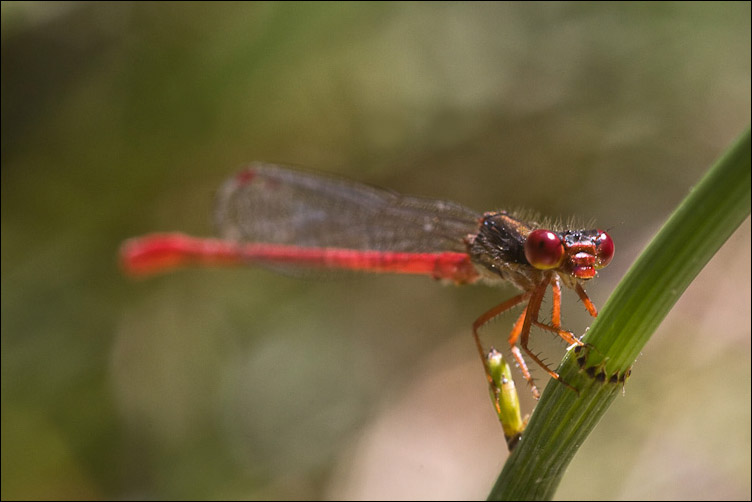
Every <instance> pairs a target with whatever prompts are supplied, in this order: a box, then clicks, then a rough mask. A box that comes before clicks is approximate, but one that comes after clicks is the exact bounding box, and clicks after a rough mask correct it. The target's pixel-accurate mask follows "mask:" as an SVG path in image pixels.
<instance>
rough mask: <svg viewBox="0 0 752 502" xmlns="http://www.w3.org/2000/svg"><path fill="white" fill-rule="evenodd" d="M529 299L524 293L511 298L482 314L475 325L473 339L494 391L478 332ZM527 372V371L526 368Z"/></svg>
mask: <svg viewBox="0 0 752 502" xmlns="http://www.w3.org/2000/svg"><path fill="white" fill-rule="evenodd" d="M529 297H530V293H522V294H520V295H517V296H515V297H514V298H510V299H509V300H507V301H505V302H503V303H500V304H499V305H497V306H495V307H494V308H492V309H491V310H489V311H487V312H485V313H484V314H482V315H481V316H480V317H478V318H477V319H476V320H475V322H474V323H473V338H474V339H475V346H476V347H477V348H478V354H480V359H481V361H483V370H484V371H485V373H486V379H487V380H488V385H489V386H491V388H492V389H494V387H495V386H494V381H493V377H492V376H491V372H490V371H489V369H488V364H487V363H486V351H485V350H484V349H483V343H481V341H480V335H479V334H478V330H479V329H480V328H482V327H483V326H484V325H486V324H487V323H488V322H489V321H490V320H491V319H494V318H495V317H497V316H499V315H501V314H502V313H504V312H506V311H507V310H509V309H511V308H512V307H514V306H515V305H518V304H520V303H522V302H524V301H525V300H527V299H528V298H529ZM518 322H519V321H518ZM512 331H514V330H512ZM515 359H517V357H516V356H515ZM518 362H519V360H518ZM523 365H524V362H523ZM522 367H524V366H522ZM525 370H527V368H526V367H525ZM528 375H529V373H528Z"/></svg>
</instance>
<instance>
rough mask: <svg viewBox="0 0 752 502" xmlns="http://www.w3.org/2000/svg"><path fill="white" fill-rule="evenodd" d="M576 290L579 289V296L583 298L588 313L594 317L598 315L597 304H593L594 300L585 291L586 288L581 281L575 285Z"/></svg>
mask: <svg viewBox="0 0 752 502" xmlns="http://www.w3.org/2000/svg"><path fill="white" fill-rule="evenodd" d="M574 290H575V291H577V296H579V297H580V300H582V303H583V304H584V305H585V308H586V309H587V311H588V313H589V314H590V315H591V316H593V317H598V310H597V309H596V308H595V305H593V302H591V301H590V298H589V297H588V295H587V293H585V290H584V289H582V285H581V284H580V283H579V282H578V283H577V284H576V285H575V287H574Z"/></svg>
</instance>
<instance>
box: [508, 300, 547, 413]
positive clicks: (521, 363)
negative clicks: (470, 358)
mask: <svg viewBox="0 0 752 502" xmlns="http://www.w3.org/2000/svg"><path fill="white" fill-rule="evenodd" d="M526 314H527V307H525V310H523V311H522V313H521V314H520V316H519V317H518V318H517V321H516V322H515V323H514V327H512V331H511V332H510V333H509V348H510V350H511V352H512V356H513V357H514V360H515V361H517V366H518V367H519V368H520V371H521V372H522V376H523V377H525V380H527V383H528V385H530V391H531V392H532V393H533V397H534V398H535V399H540V392H538V387H536V386H535V382H534V381H533V376H532V375H531V374H530V370H528V369H527V363H525V358H524V357H522V352H520V348H519V347H518V346H517V340H518V339H519V338H520V333H521V332H522V325H523V323H524V322H525V315H526Z"/></svg>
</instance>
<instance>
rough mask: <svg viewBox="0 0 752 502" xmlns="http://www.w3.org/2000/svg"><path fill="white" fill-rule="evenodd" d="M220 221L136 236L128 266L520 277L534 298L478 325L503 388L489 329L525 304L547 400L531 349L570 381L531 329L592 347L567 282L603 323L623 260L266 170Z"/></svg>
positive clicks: (517, 342) (610, 249) (441, 205)
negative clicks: (579, 333) (568, 306)
mask: <svg viewBox="0 0 752 502" xmlns="http://www.w3.org/2000/svg"><path fill="white" fill-rule="evenodd" d="M215 223H216V227H217V229H218V232H219V235H220V238H219V239H206V238H196V237H191V236H187V235H184V234H178V233H169V234H150V235H146V236H143V237H138V238H134V239H130V240H128V241H126V242H125V243H124V244H123V247H122V249H121V261H122V264H123V267H124V269H125V270H126V271H127V272H128V273H130V274H133V275H147V274H151V273H157V272H162V271H165V270H168V269H172V268H175V267H179V266H185V265H250V264H256V265H263V266H267V267H270V268H274V269H287V270H289V269H296V268H334V269H350V270H362V271H367V272H390V273H403V274H423V275H429V276H431V277H433V278H435V279H443V280H448V281H451V282H454V283H456V284H469V283H475V282H479V281H486V282H498V281H502V280H504V281H508V282H511V283H512V284H514V285H515V286H517V287H518V288H519V289H521V290H522V293H521V294H519V295H517V296H515V297H513V298H510V299H509V300H507V301H505V302H503V303H501V304H500V305H497V306H496V307H494V308H492V309H491V310H489V311H487V312H486V313H484V314H483V315H481V316H480V317H479V318H478V319H477V320H476V321H475V323H473V337H474V339H475V344H476V346H477V349H478V353H479V354H480V357H481V359H482V360H483V361H484V368H485V373H486V378H487V380H488V382H489V385H490V386H491V387H492V388H494V387H496V386H497V385H496V384H495V383H494V378H493V376H492V374H491V371H490V370H489V365H488V363H487V352H486V350H485V349H484V348H483V344H482V343H481V340H480V336H479V334H478V331H479V329H480V328H481V327H482V326H483V325H485V324H486V323H488V322H489V321H490V320H492V319H493V318H495V317H497V316H499V315H500V314H502V313H503V312H505V311H507V310H509V309H511V308H513V307H515V306H517V305H521V304H525V307H524V309H523V311H522V313H521V314H520V315H519V317H518V318H517V321H516V322H515V323H514V327H513V328H512V331H511V333H510V334H509V337H508V341H509V345H510V348H511V352H512V355H513V356H514V359H515V361H516V362H517V364H518V365H519V367H520V370H521V371H522V374H523V376H524V377H525V379H526V380H527V381H528V383H529V384H530V386H531V388H532V391H533V395H534V396H535V397H536V398H538V397H539V392H538V389H537V388H536V387H535V384H534V383H533V378H532V376H531V374H530V371H529V370H528V367H527V364H526V363H525V359H524V358H523V355H522V352H521V350H520V348H521V349H522V351H524V352H525V353H526V354H527V355H528V357H530V358H531V359H532V360H533V361H535V362H536V363H537V364H538V365H539V366H540V367H541V368H543V369H544V370H545V371H546V372H547V373H548V374H549V375H550V376H551V377H553V378H555V379H557V380H559V381H561V378H560V377H559V375H558V373H556V372H555V371H554V370H552V369H551V368H549V367H548V366H547V365H546V364H545V363H544V362H543V361H542V360H541V359H540V358H539V357H538V355H537V354H535V353H534V352H532V351H531V350H530V348H529V347H528V339H529V336H530V330H531V328H532V327H533V326H536V327H538V328H542V329H544V330H547V331H551V332H553V333H555V334H557V335H558V336H560V337H561V338H562V339H563V340H565V341H566V342H567V343H568V344H570V345H582V342H580V341H579V339H578V338H577V337H576V336H575V335H574V334H573V333H572V332H570V331H567V330H564V329H562V327H561V285H562V284H563V285H564V286H566V287H568V288H571V289H573V290H574V291H575V292H576V293H577V295H578V296H579V297H580V299H581V300H582V302H583V304H584V306H585V308H586V309H587V311H588V312H589V313H590V315H592V316H593V317H595V316H597V311H596V309H595V306H594V305H593V303H592V302H591V301H590V299H589V298H588V296H587V294H586V293H585V290H584V289H583V287H582V284H583V283H584V282H585V281H587V280H589V279H592V278H593V277H595V275H596V273H597V272H596V271H597V270H598V269H601V268H603V267H605V266H606V265H608V263H609V262H610V261H611V259H612V258H613V255H614V243H613V241H612V239H611V237H610V236H609V235H608V234H607V233H606V232H605V231H603V230H597V229H592V230H577V229H567V228H542V227H541V225H539V224H538V223H535V222H533V221H527V219H524V218H521V217H516V216H515V215H513V214H511V213H508V212H506V211H495V212H487V213H483V214H481V213H477V212H476V211H473V210H472V209H468V208H466V207H463V206H461V205H459V204H456V203H453V202H445V201H440V200H431V199H426V198H421V197H412V196H406V195H401V194H398V193H395V192H391V191H387V190H382V189H378V188H373V187H369V186H366V185H362V184H359V183H355V182H351V181H345V180H342V179H337V178H333V177H328V176H323V175H319V174H312V173H307V172H304V171H299V170H295V169H290V168H287V167H280V166H276V165H271V164H262V163H257V164H253V165H251V166H250V167H248V168H246V169H245V170H243V171H241V172H240V173H238V174H237V175H235V176H233V177H232V178H230V179H229V180H228V181H227V182H225V184H224V185H223V186H222V187H221V188H220V190H219V194H218V196H217V203H216V209H215ZM549 286H550V287H551V289H552V292H553V302H552V312H551V321H550V323H544V322H541V321H540V320H539V314H540V309H541V302H542V301H543V297H544V295H545V293H546V291H547V289H548V288H549ZM564 384H565V385H567V386H569V385H568V384H566V383H565V382H564Z"/></svg>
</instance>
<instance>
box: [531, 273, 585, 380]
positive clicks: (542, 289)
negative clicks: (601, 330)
mask: <svg viewBox="0 0 752 502" xmlns="http://www.w3.org/2000/svg"><path fill="white" fill-rule="evenodd" d="M547 288H548V281H546V282H544V283H542V284H540V285H539V286H537V287H536V288H535V290H533V293H532V295H531V297H530V302H529V303H528V304H527V315H526V316H525V323H524V325H523V326H522V333H521V334H520V346H521V347H522V350H524V351H525V352H526V353H527V355H528V356H529V357H530V358H531V359H532V360H533V361H535V362H536V363H538V366H540V367H541V368H543V369H544V370H545V371H546V373H548V374H549V375H550V376H551V378H554V379H556V380H558V381H560V382H561V383H563V384H564V385H566V386H567V387H569V388H570V389H572V390H573V391H575V392H577V389H575V388H574V387H572V386H571V385H569V384H568V383H567V382H565V381H564V380H562V379H561V377H560V376H559V374H558V373H556V372H555V371H554V370H552V369H551V368H549V367H548V366H547V365H546V363H544V362H543V361H541V359H540V358H539V357H538V356H537V354H535V352H533V351H532V350H530V349H529V348H528V346H527V343H528V340H529V338H530V327H531V326H532V325H533V324H534V323H538V313H539V312H540V307H541V302H542V301H543V296H544V295H545V294H546V289H547ZM538 324H539V323H538ZM538 324H536V326H537V325H538ZM562 331H563V330H562ZM565 333H566V332H565ZM572 338H573V339H574V336H572Z"/></svg>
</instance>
